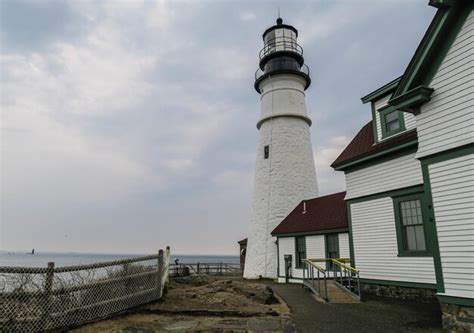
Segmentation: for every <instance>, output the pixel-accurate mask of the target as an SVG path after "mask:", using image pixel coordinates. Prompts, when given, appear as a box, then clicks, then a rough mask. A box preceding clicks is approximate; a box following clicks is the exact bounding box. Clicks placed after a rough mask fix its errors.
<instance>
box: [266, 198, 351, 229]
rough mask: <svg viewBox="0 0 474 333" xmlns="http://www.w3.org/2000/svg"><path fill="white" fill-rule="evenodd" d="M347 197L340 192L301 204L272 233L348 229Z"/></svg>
mask: <svg viewBox="0 0 474 333" xmlns="http://www.w3.org/2000/svg"><path fill="white" fill-rule="evenodd" d="M345 195H346V192H339V193H334V194H330V195H326V196H321V197H317V198H314V199H310V200H304V201H302V202H300V203H299V204H298V206H296V208H295V209H293V211H292V212H291V213H290V214H288V216H287V217H286V218H285V219H284V220H283V221H282V222H281V223H280V224H279V225H278V226H277V227H276V228H275V229H274V230H273V231H272V235H273V236H283V235H289V234H295V233H297V234H313V233H318V232H323V231H332V230H334V231H336V232H337V231H339V230H340V229H347V228H348V222H347V221H348V219H347V209H346V203H345V202H344V197H345ZM340 231H342V230H340Z"/></svg>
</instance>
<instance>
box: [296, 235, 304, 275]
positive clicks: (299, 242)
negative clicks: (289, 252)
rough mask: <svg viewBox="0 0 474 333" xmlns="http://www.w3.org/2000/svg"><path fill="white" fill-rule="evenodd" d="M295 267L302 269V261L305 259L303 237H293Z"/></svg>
mask: <svg viewBox="0 0 474 333" xmlns="http://www.w3.org/2000/svg"><path fill="white" fill-rule="evenodd" d="M295 249H296V253H295V254H296V255H295V259H296V262H295V267H296V268H303V259H306V240H305V237H304V236H300V237H295Z"/></svg>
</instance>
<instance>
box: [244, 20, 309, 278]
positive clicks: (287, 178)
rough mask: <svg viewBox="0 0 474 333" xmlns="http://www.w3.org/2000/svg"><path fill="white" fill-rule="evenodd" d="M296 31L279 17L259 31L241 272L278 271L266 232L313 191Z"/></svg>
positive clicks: (304, 78)
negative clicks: (257, 97)
mask: <svg viewBox="0 0 474 333" xmlns="http://www.w3.org/2000/svg"><path fill="white" fill-rule="evenodd" d="M297 37H298V32H297V30H296V29H295V28H294V27H292V26H290V25H286V24H283V20H282V19H281V18H279V19H278V20H277V24H276V25H274V26H272V27H270V28H268V29H267V30H266V31H265V32H264V34H263V41H264V48H263V49H262V51H261V52H260V69H259V70H258V71H257V73H256V78H255V79H256V80H255V89H256V90H257V91H258V92H259V93H260V94H261V113H260V120H259V121H258V123H257V128H258V130H259V141H258V146H257V161H256V170H255V180H254V194H253V206H252V214H251V221H250V228H249V233H248V244H247V255H246V262H245V269H244V277H245V278H259V277H267V278H276V277H277V245H276V243H275V241H276V238H275V237H273V236H272V235H271V234H270V233H271V231H272V230H273V229H274V228H275V227H276V226H277V225H278V223H280V222H281V221H282V220H283V219H284V218H285V217H286V216H287V215H288V213H290V212H291V210H292V209H293V208H294V207H295V206H296V205H297V204H298V203H299V202H300V201H301V200H304V199H309V198H313V197H315V196H317V195H318V186H317V182H316V171H315V168H314V159H313V151H312V147H311V139H310V131H309V127H310V125H311V120H310V118H309V116H308V114H307V111H306V103H305V90H306V89H307V88H308V87H309V85H310V83H311V80H310V77H309V70H308V68H307V66H306V65H304V59H303V55H302V54H303V50H302V49H301V47H300V46H299V45H298V44H297Z"/></svg>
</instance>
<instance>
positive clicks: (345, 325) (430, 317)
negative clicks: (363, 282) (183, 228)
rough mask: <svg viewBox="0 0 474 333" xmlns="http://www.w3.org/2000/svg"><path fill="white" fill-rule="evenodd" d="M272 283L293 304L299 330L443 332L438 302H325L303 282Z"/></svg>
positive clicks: (288, 302) (291, 307)
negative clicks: (316, 296) (307, 288)
mask: <svg viewBox="0 0 474 333" xmlns="http://www.w3.org/2000/svg"><path fill="white" fill-rule="evenodd" d="M269 284H270V285H271V287H272V288H273V290H274V291H275V292H276V293H277V294H278V295H280V296H281V297H282V298H283V299H284V300H285V301H286V303H287V304H288V306H289V307H290V309H291V312H292V314H293V320H294V322H295V324H296V329H297V331H298V332H303V333H304V332H386V333H388V332H443V331H442V329H441V314H440V310H439V306H438V305H429V304H421V306H420V303H413V302H405V301H404V302H400V301H398V302H397V301H368V302H363V303H353V304H323V303H320V302H318V301H316V299H315V297H314V296H313V294H312V293H310V292H309V291H308V290H306V289H303V288H302V286H301V285H299V284H276V283H269Z"/></svg>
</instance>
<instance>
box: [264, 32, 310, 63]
mask: <svg viewBox="0 0 474 333" xmlns="http://www.w3.org/2000/svg"><path fill="white" fill-rule="evenodd" d="M279 51H291V52H295V53H297V54H299V55H301V56H303V48H302V47H301V46H300V45H299V44H298V43H297V42H296V39H294V38H291V37H286V36H281V37H275V38H273V39H270V40H268V41H266V42H265V45H264V47H263V48H262V49H261V50H260V52H259V54H258V56H259V57H260V60H262V59H263V58H264V57H266V56H267V55H269V54H271V53H273V52H279Z"/></svg>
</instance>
